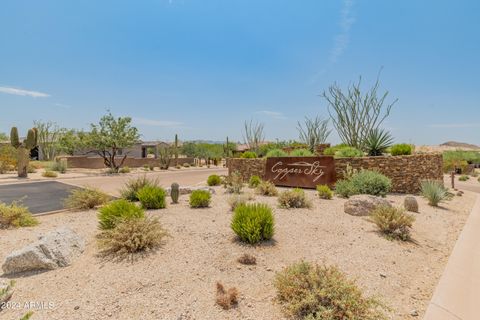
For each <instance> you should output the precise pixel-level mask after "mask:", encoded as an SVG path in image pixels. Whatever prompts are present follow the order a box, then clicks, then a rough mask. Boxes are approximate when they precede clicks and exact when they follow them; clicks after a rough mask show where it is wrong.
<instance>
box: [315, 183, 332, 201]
mask: <svg viewBox="0 0 480 320" xmlns="http://www.w3.org/2000/svg"><path fill="white" fill-rule="evenodd" d="M317 194H318V197H319V198H320V199H325V200H330V199H332V197H333V192H332V189H330V187H329V186H327V185H322V184H320V185H318V186H317Z"/></svg>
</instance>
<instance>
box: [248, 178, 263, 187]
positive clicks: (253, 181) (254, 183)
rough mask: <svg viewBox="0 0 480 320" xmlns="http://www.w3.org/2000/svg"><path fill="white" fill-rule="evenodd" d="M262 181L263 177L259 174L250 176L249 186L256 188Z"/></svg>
mask: <svg viewBox="0 0 480 320" xmlns="http://www.w3.org/2000/svg"><path fill="white" fill-rule="evenodd" d="M260 182H262V179H261V178H260V177H259V176H255V175H253V176H251V177H250V180H249V181H248V186H249V187H250V188H256V187H258V185H259V184H260Z"/></svg>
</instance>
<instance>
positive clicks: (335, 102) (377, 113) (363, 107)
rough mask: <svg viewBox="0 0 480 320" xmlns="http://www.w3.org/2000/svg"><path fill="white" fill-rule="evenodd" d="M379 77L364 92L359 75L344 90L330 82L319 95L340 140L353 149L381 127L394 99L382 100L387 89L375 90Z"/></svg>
mask: <svg viewBox="0 0 480 320" xmlns="http://www.w3.org/2000/svg"><path fill="white" fill-rule="evenodd" d="M379 78H380V74H379V75H378V76H377V80H376V81H375V84H374V85H373V86H372V87H371V88H370V89H369V90H367V91H362V88H361V83H362V78H361V77H360V78H359V80H358V82H354V83H352V84H350V85H349V86H348V88H347V90H346V91H344V90H342V88H340V87H339V86H338V85H337V84H336V83H334V84H333V85H331V86H330V87H329V88H328V91H324V92H323V93H322V94H321V95H320V96H321V97H323V98H324V99H325V100H326V101H327V103H328V112H329V114H330V118H331V119H332V123H333V126H334V127H335V129H336V131H337V132H338V135H339V136H340V139H341V140H342V141H343V142H344V143H346V144H348V145H350V146H352V147H355V148H357V149H364V145H365V142H366V139H367V137H368V135H369V134H370V133H371V132H372V131H374V130H377V129H378V128H379V127H380V126H381V124H382V123H383V121H384V120H385V119H386V118H387V117H388V116H389V115H390V111H391V109H392V107H393V105H394V104H395V103H396V102H397V101H398V99H395V100H393V102H390V103H388V102H386V99H387V96H388V94H389V92H388V91H385V92H384V93H379V92H378V91H379V87H380V80H379Z"/></svg>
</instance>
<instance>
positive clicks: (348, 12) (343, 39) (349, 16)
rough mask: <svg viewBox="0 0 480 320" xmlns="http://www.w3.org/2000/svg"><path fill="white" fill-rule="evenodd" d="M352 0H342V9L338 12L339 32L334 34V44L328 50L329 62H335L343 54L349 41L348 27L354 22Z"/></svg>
mask: <svg viewBox="0 0 480 320" xmlns="http://www.w3.org/2000/svg"><path fill="white" fill-rule="evenodd" d="M353 5H354V1H353V0H344V1H343V5H342V11H341V13H340V22H339V25H340V29H341V30H340V33H339V34H337V35H336V36H335V39H334V45H333V48H332V50H331V51H330V63H332V64H333V63H335V62H337V60H338V58H339V57H340V56H341V55H342V54H343V52H344V51H345V49H346V48H347V46H348V43H349V42H350V29H351V28H352V25H353V24H354V23H355V18H354V17H353V10H352V9H353Z"/></svg>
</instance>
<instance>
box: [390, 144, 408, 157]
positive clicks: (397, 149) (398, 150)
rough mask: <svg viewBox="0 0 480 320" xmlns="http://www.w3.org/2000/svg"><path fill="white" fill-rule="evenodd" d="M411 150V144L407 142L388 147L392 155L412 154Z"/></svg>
mask: <svg viewBox="0 0 480 320" xmlns="http://www.w3.org/2000/svg"><path fill="white" fill-rule="evenodd" d="M412 152H413V147H412V145H411V144H407V143H399V144H394V145H393V146H391V147H390V154H391V155H392V156H405V155H410V154H412Z"/></svg>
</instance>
